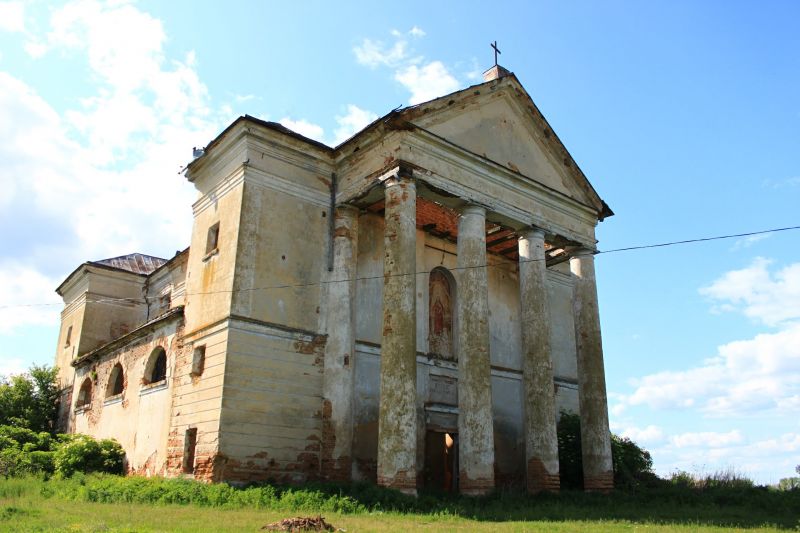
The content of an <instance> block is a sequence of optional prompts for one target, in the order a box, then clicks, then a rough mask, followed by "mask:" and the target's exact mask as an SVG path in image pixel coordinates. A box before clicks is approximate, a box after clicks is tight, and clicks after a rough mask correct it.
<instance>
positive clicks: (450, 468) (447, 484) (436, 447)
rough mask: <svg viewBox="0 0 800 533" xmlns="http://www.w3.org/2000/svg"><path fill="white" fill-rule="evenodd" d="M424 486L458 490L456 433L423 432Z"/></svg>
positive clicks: (448, 490) (446, 490) (449, 490)
mask: <svg viewBox="0 0 800 533" xmlns="http://www.w3.org/2000/svg"><path fill="white" fill-rule="evenodd" d="M424 480H425V488H429V489H436V490H441V491H445V492H458V434H457V433H447V432H444V431H428V432H427V433H426V434H425V474H424Z"/></svg>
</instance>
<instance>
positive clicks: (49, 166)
mask: <svg viewBox="0 0 800 533" xmlns="http://www.w3.org/2000/svg"><path fill="white" fill-rule="evenodd" d="M287 4H288V3H286V2H283V3H277V2H276V3H266V2H237V1H228V2H225V3H224V4H219V3H210V2H208V3H205V2H179V1H175V2H155V1H143V2H136V3H133V2H126V1H115V2H110V3H100V2H94V1H77V2H65V3H49V2H48V3H45V2H37V1H30V2H24V3H18V2H0V185H2V187H0V224H2V225H3V227H5V228H6V230H5V231H4V232H3V241H2V242H3V253H2V256H0V276H1V277H2V279H3V280H4V281H5V283H4V284H3V287H2V288H0V374H7V373H9V372H18V371H21V370H24V369H25V368H26V367H27V366H28V365H29V364H30V363H32V362H37V363H50V364H52V360H53V353H54V350H55V345H56V334H57V326H56V324H57V321H58V313H59V311H60V307H59V305H58V304H59V299H58V297H57V296H56V295H55V294H54V292H53V289H54V288H55V287H56V286H57V285H58V284H59V283H60V282H61V281H62V280H63V279H64V278H65V277H66V275H67V274H69V273H70V272H71V271H72V270H73V269H74V268H75V267H76V266H77V265H78V264H80V263H81V262H83V261H85V260H89V259H92V260H96V259H101V258H104V257H111V256H115V255H120V254H124V253H129V252H132V251H141V252H145V253H150V254H153V255H159V256H162V257H170V256H171V255H172V254H174V252H175V250H178V249H182V248H183V247H185V246H186V244H187V242H188V238H189V230H190V226H191V211H190V209H189V206H190V204H191V202H192V199H193V198H194V195H195V192H194V190H193V188H192V187H191V185H190V184H188V183H187V182H186V181H185V180H184V179H183V178H182V177H181V176H179V175H178V171H179V169H180V168H181V167H182V165H184V164H185V163H186V162H188V160H189V159H190V156H191V148H192V146H202V145H204V144H206V143H207V142H208V141H209V140H210V139H211V138H213V137H214V136H215V135H216V134H217V133H219V132H220V131H221V130H222V129H223V128H224V127H225V126H226V125H227V124H228V123H229V122H230V121H232V120H233V119H234V118H235V117H236V116H238V115H241V114H244V113H248V114H251V115H255V116H259V117H262V118H265V119H268V120H275V121H281V122H283V123H284V124H286V125H288V126H289V127H291V128H294V129H296V130H298V131H300V132H301V133H304V134H306V135H309V136H312V137H315V138H318V139H320V140H323V141H325V142H328V143H333V142H336V141H337V140H340V139H342V138H344V137H346V136H347V135H349V134H351V133H353V131H355V130H356V129H358V128H360V127H362V126H363V125H365V124H366V123H367V122H369V121H370V120H372V118H374V117H375V116H379V115H382V114H384V113H386V112H388V111H389V110H391V109H393V108H395V107H397V106H400V105H407V104H409V103H414V102H417V101H420V100H422V99H427V98H432V97H435V96H438V95H441V94H445V93H447V92H450V91H453V90H456V89H459V88H463V87H466V86H468V85H471V84H473V83H477V81H479V74H480V72H482V71H483V70H484V69H486V68H488V67H489V66H491V63H492V51H491V49H490V48H489V43H490V42H491V41H493V40H497V41H498V42H499V45H500V49H501V50H502V55H501V56H500V62H501V64H503V65H504V66H506V67H507V68H509V69H510V70H512V71H513V72H514V73H515V74H516V75H517V76H518V78H519V79H520V81H521V82H522V83H523V85H524V86H525V87H526V88H527V90H528V91H529V93H530V94H531V96H532V97H533V99H534V101H535V102H536V103H537V105H538V106H539V108H540V109H541V110H542V112H543V113H544V114H545V116H546V117H547V118H548V120H549V121H550V123H551V125H552V126H553V128H554V129H555V131H556V132H557V133H558V135H559V136H560V137H561V139H562V141H563V142H564V144H565V145H566V146H567V148H568V149H569V150H570V152H571V153H572V155H573V157H574V158H575V160H576V161H577V162H578V164H579V165H580V166H581V168H582V169H583V171H584V172H585V173H586V175H587V176H588V177H589V179H590V180H591V181H592V183H593V184H594V186H595V188H596V189H597V190H598V192H599V193H600V195H601V196H602V197H603V198H604V199H605V200H606V201H607V202H608V203H609V205H610V206H611V207H612V209H613V210H614V211H615V212H616V213H617V214H616V216H614V217H612V218H610V219H608V220H606V221H605V222H603V223H602V224H601V225H600V227H599V230H598V237H599V239H600V243H599V247H600V249H601V250H610V249H614V248H619V247H624V246H631V245H638V244H648V243H657V242H664V241H671V240H680V239H688V238H694V237H706V236H714V235H722V234H730V233H742V232H748V231H756V230H761V229H769V228H776V227H785V226H794V225H798V224H800V216H799V215H798V209H797V203H798V199H800V161H799V159H798V154H800V149H799V148H800V98H798V95H800V53H798V52H800V32H797V31H796V21H797V20H799V19H800V5H798V4H797V3H796V2H788V1H787V2H777V1H768V2H760V3H758V4H754V3H752V2H751V3H745V2H729V1H726V2H696V1H694V2H602V3H601V2H577V1H576V2H569V3H566V2H524V3H523V2H520V3H509V2H491V3H486V2H458V3H445V2H403V3H402V5H401V4H384V5H381V4H379V3H374V4H373V5H370V6H369V7H368V8H364V7H363V6H361V5H356V4H355V3H353V4H345V5H342V4H343V3H341V2H297V3H295V4H294V5H292V6H289V5H287ZM156 191H157V192H156ZM798 242H800V232H797V231H794V232H791V231H789V232H783V233H776V234H770V235H765V236H761V237H758V238H749V239H747V238H745V239H731V240H725V241H716V242H710V243H703V244H690V245H684V246H676V247H668V248H659V249H653V250H642V251H632V252H620V253H609V254H602V255H599V256H597V270H598V279H599V292H600V306H601V317H602V326H603V335H604V342H605V353H606V370H607V381H608V389H609V392H610V402H609V405H610V410H611V422H612V429H613V430H614V431H615V432H617V433H620V434H624V435H628V436H630V437H632V438H633V439H634V440H636V441H637V442H639V443H640V444H642V445H643V446H645V447H646V448H647V449H649V450H650V451H651V452H652V453H653V456H654V459H655V465H656V468H657V470H658V472H659V473H661V474H667V473H669V472H670V471H673V470H675V469H685V470H689V471H692V472H696V473H701V474H702V473H710V472H714V471H716V470H721V469H727V468H734V469H736V470H737V471H739V472H741V473H744V474H747V475H750V476H753V477H754V478H756V479H757V480H758V481H761V482H776V481H777V480H778V479H779V478H781V477H786V476H789V475H792V473H793V471H794V465H796V464H798V463H800V417H799V416H798V412H800V253H799V252H798V247H797V244H798ZM29 304H49V305H36V306H31V305H29Z"/></svg>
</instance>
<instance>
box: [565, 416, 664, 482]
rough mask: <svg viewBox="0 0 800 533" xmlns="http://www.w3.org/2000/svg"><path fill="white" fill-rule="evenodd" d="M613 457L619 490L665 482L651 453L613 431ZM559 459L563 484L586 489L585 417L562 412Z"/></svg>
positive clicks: (615, 480)
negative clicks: (654, 466)
mask: <svg viewBox="0 0 800 533" xmlns="http://www.w3.org/2000/svg"><path fill="white" fill-rule="evenodd" d="M611 458H612V463H613V465H614V486H615V487H616V488H617V489H618V490H637V489H640V488H643V487H657V486H659V485H662V484H663V483H664V480H662V479H660V478H659V477H658V476H656V475H655V473H654V472H653V458H652V457H651V456H650V452H648V451H647V450H645V449H644V448H641V447H639V446H638V445H637V444H636V443H635V442H633V441H632V440H630V439H628V438H626V437H620V436H617V435H614V434H613V433H612V434H611ZM558 460H559V467H560V469H561V487H562V488H565V489H578V490H579V489H583V458H582V456H581V419H580V416H578V415H576V414H572V413H567V412H563V411H562V413H561V418H560V420H559V422H558Z"/></svg>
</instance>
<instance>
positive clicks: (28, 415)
mask: <svg viewBox="0 0 800 533" xmlns="http://www.w3.org/2000/svg"><path fill="white" fill-rule="evenodd" d="M56 372H57V371H56V369H55V368H53V367H49V366H36V365H33V366H31V368H30V370H28V372H26V373H24V374H19V375H15V376H10V377H4V376H0V425H3V426H14V427H20V428H27V429H30V430H31V431H34V432H36V433H40V432H42V431H45V432H48V433H52V432H53V431H54V430H55V419H56V415H57V412H58V386H57V385H56Z"/></svg>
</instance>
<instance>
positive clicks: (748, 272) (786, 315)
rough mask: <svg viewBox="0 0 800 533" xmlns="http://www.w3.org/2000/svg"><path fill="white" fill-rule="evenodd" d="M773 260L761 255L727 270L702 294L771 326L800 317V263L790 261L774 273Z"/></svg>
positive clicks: (723, 307)
mask: <svg viewBox="0 0 800 533" xmlns="http://www.w3.org/2000/svg"><path fill="white" fill-rule="evenodd" d="M770 264H771V261H769V260H767V259H764V258H762V257H758V258H756V259H755V260H754V261H753V263H752V264H751V265H750V266H749V267H747V268H743V269H740V270H733V271H731V272H727V273H725V274H724V275H723V276H721V277H720V278H719V279H717V280H716V281H714V282H713V283H712V284H711V285H709V286H707V287H703V288H701V289H700V294H702V295H704V296H707V297H709V298H712V299H714V300H716V301H717V302H719V303H720V305H721V306H722V307H717V309H722V310H731V309H737V310H741V311H742V312H743V313H744V314H745V315H746V316H748V317H750V318H753V319H755V320H759V321H761V322H763V323H764V324H766V325H768V326H777V325H780V324H782V323H785V322H787V321H789V320H795V319H800V263H793V264H791V265H788V266H786V267H784V268H782V269H780V270H778V271H777V272H775V273H774V274H772V273H771V272H770V271H769V268H768V267H769V266H770Z"/></svg>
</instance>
